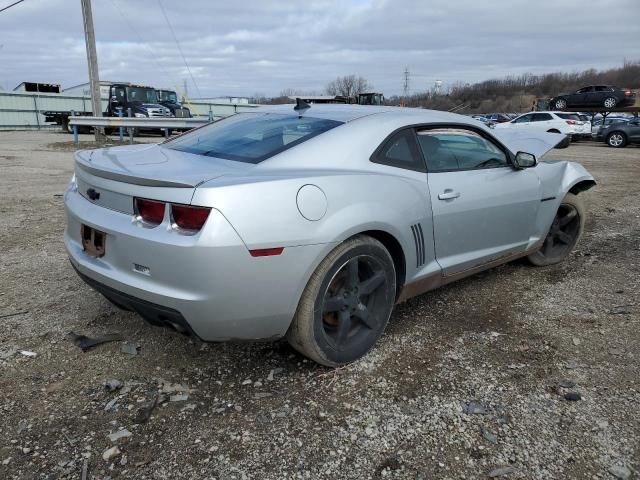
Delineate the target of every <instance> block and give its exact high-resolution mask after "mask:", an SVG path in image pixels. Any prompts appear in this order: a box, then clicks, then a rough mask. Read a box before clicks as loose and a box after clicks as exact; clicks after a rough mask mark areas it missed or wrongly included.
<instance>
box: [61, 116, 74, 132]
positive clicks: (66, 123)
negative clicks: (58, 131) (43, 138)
mask: <svg viewBox="0 0 640 480" xmlns="http://www.w3.org/2000/svg"><path fill="white" fill-rule="evenodd" d="M62 131H63V132H67V133H71V134H73V127H72V126H71V125H69V119H68V118H63V119H62Z"/></svg>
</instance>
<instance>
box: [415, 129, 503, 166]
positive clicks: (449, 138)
mask: <svg viewBox="0 0 640 480" xmlns="http://www.w3.org/2000/svg"><path fill="white" fill-rule="evenodd" d="M418 144H419V145H420V148H421V149H422V153H423V154H424V157H425V160H426V162H427V170H428V171H429V172H448V171H456V170H474V169H479V168H495V167H506V166H507V165H508V161H507V156H506V155H505V153H504V152H503V151H502V150H501V149H500V148H499V147H498V146H497V145H495V144H494V143H493V142H491V141H489V140H487V139H486V138H484V137H483V136H481V135H480V134H478V133H476V132H473V131H471V130H467V129H464V128H436V129H431V130H422V131H419V132H418Z"/></svg>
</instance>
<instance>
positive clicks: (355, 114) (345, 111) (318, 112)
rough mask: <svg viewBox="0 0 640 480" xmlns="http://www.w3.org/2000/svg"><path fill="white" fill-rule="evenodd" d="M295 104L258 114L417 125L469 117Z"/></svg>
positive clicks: (264, 109)
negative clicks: (384, 120) (396, 120)
mask: <svg viewBox="0 0 640 480" xmlns="http://www.w3.org/2000/svg"><path fill="white" fill-rule="evenodd" d="M294 106H295V105H294V104H286V105H276V106H265V107H260V108H259V109H258V110H256V113H258V112H261V113H276V114H281V115H286V114H291V115H295V114H298V115H301V116H306V117H313V118H324V119H327V120H335V121H338V122H351V121H353V120H357V119H359V118H363V117H368V116H371V115H382V114H384V116H385V118H387V119H388V118H391V117H398V118H404V119H407V120H410V122H412V123H413V122H415V123H437V122H443V123H446V122H461V121H467V120H468V118H469V117H467V116H465V115H459V114H457V113H449V112H442V111H439V110H427V109H423V108H405V107H385V106H374V105H350V104H346V105H345V104H312V105H311V107H309V108H307V109H305V110H303V111H296V110H294V109H293V107H294Z"/></svg>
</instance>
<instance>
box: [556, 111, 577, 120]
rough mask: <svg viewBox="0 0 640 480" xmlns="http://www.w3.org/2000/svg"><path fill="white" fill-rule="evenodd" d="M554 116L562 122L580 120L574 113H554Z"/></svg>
mask: <svg viewBox="0 0 640 480" xmlns="http://www.w3.org/2000/svg"><path fill="white" fill-rule="evenodd" d="M556 115H557V116H559V117H560V118H562V119H564V120H580V117H579V116H578V115H576V114H575V113H556Z"/></svg>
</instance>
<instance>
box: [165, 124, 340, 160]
mask: <svg viewBox="0 0 640 480" xmlns="http://www.w3.org/2000/svg"><path fill="white" fill-rule="evenodd" d="M338 125H342V122H337V121H335V120H327V119H324V118H313V117H299V116H298V115H281V114H272V113H239V114H237V115H233V116H231V117H229V118H225V119H224V120H220V121H218V122H215V123H213V124H211V125H207V126H206V127H203V128H198V129H197V130H194V131H193V132H190V133H187V134H186V135H182V136H180V137H178V138H176V139H175V140H171V141H170V142H167V143H166V144H165V146H166V147H167V148H171V149H173V150H180V151H182V152H189V153H196V154H199V155H207V156H210V157H218V158H224V159H227V160H236V161H238V162H245V163H260V162H262V161H263V160H266V159H267V158H269V157H272V156H274V155H276V154H278V153H280V152H284V151H285V150H287V149H289V148H291V147H293V146H295V145H298V144H300V143H302V142H305V141H307V140H309V139H310V138H313V137H315V136H316V135H320V134H321V133H324V132H326V131H327V130H331V129H332V128H335V127H337V126H338Z"/></svg>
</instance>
